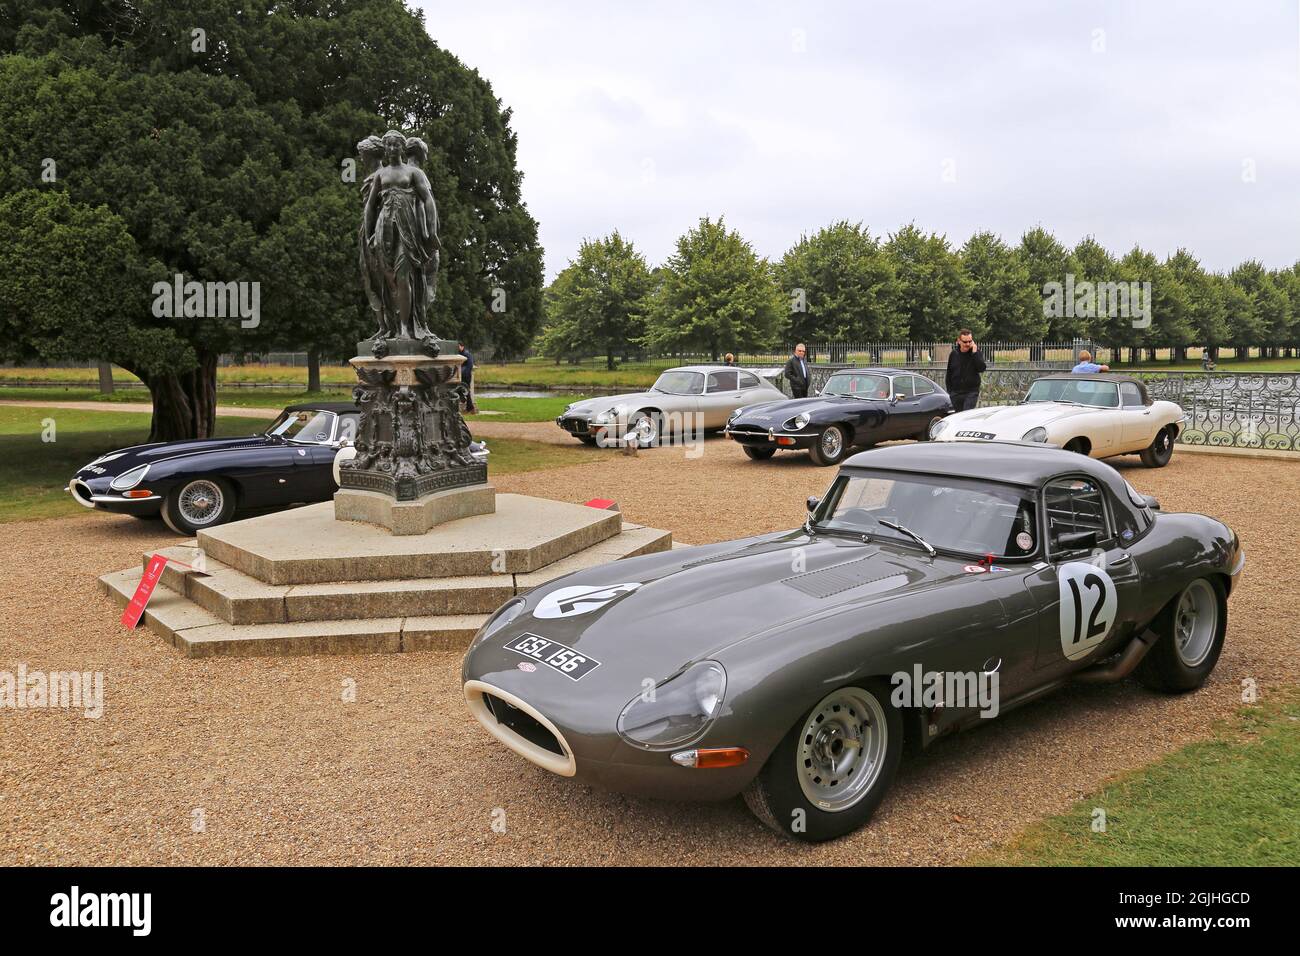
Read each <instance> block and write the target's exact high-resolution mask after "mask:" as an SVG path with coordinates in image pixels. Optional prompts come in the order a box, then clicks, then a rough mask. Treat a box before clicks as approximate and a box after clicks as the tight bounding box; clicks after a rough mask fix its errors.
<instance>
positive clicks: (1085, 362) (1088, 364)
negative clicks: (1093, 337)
mask: <svg viewBox="0 0 1300 956" xmlns="http://www.w3.org/2000/svg"><path fill="white" fill-rule="evenodd" d="M1070 371H1071V372H1073V373H1074V374H1075V375H1096V374H1097V373H1098V372H1109V371H1110V366H1109V365H1098V364H1097V363H1096V362H1094V361H1093V360H1092V353H1091V352H1089V351H1088V350H1087V349H1084V350H1083V351H1082V352H1080V353H1079V364H1078V365H1076V366H1075V367H1074V368H1072V369H1070Z"/></svg>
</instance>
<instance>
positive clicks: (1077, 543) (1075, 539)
mask: <svg viewBox="0 0 1300 956" xmlns="http://www.w3.org/2000/svg"><path fill="white" fill-rule="evenodd" d="M1052 547H1053V548H1055V549H1056V550H1058V551H1089V550H1091V549H1093V548H1095V547H1097V532H1096V531H1065V532H1062V533H1061V534H1057V535H1055V536H1054V537H1053V538H1052Z"/></svg>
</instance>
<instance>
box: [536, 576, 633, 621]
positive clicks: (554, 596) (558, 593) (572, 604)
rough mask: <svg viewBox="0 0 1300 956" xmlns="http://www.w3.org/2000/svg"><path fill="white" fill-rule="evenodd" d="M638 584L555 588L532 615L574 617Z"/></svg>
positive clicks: (594, 608) (592, 609)
mask: <svg viewBox="0 0 1300 956" xmlns="http://www.w3.org/2000/svg"><path fill="white" fill-rule="evenodd" d="M640 586H641V585H640V584H604V585H601V586H599V587H592V586H591V585H586V586H579V587H571V588H556V589H555V590H554V591H552V592H551V593H550V594H548V595H546V597H544V598H542V600H541V601H540V602H539V603H538V605H537V609H536V610H535V611H533V617H574V616H575V615H578V614H589V613H591V612H592V611H599V610H600V609H601V608H603V607H604V606H605V605H606V604H608V603H609V602H610V601H616V600H618V599H619V598H621V597H622V596H623V595H624V594H631V593H632V592H633V591H635V590H636V589H637V588H639V587H640Z"/></svg>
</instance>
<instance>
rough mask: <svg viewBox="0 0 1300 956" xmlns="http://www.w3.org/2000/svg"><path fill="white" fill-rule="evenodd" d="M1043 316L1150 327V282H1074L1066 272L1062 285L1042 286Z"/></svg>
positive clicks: (1046, 284) (1047, 284)
mask: <svg viewBox="0 0 1300 956" xmlns="http://www.w3.org/2000/svg"><path fill="white" fill-rule="evenodd" d="M1043 315H1044V316H1046V317H1047V318H1049V319H1060V318H1070V319H1096V318H1100V317H1102V316H1105V317H1107V318H1111V319H1115V318H1125V319H1131V320H1132V321H1133V328H1135V329H1149V328H1150V327H1151V283H1150V282H1089V281H1087V280H1086V279H1085V280H1084V281H1083V282H1076V281H1075V278H1074V274H1073V273H1071V272H1067V273H1066V274H1065V281H1064V282H1045V283H1043Z"/></svg>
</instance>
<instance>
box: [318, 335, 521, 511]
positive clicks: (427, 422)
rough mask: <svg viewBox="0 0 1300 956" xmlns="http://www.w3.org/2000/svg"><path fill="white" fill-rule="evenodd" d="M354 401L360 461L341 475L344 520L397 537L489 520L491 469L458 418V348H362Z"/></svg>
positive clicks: (391, 342) (406, 343)
mask: <svg viewBox="0 0 1300 956" xmlns="http://www.w3.org/2000/svg"><path fill="white" fill-rule="evenodd" d="M367 350H368V351H370V352H371V354H370V355H365V354H359V355H357V357H356V358H354V359H352V360H351V364H352V366H353V367H354V368H355V369H356V370H357V379H358V383H357V386H356V387H355V388H354V389H353V390H352V395H353V398H354V399H355V400H356V402H357V404H358V405H359V406H360V408H361V421H360V423H359V425H358V426H357V438H356V452H357V453H356V457H355V458H353V459H352V460H351V461H347V462H344V463H343V464H342V465H341V466H340V468H339V475H340V487H339V491H338V493H337V494H336V495H335V496H334V514H335V517H336V518H338V519H339V520H344V521H367V522H370V523H372V524H378V525H381V526H383V527H386V528H387V529H388V530H389V531H391V532H392V533H393V534H403V535H405V534H423V533H424V532H426V531H428V530H429V529H430V528H433V527H435V526H437V525H439V524H441V523H442V522H444V521H451V520H454V519H457V518H465V517H469V516H471V515H480V514H490V513H492V512H493V511H494V510H495V508H496V505H495V491H494V489H493V488H492V486H491V485H489V484H488V483H487V465H486V464H483V463H480V462H477V461H475V460H474V458H473V456H472V455H471V454H470V447H469V446H470V434H469V428H468V427H467V426H466V425H465V420H464V419H463V418H461V414H460V397H461V393H462V392H463V391H464V388H465V387H464V386H463V385H462V384H460V366H461V364H462V363H463V362H464V361H465V359H464V357H463V356H461V355H459V354H458V353H457V352H456V347H455V343H454V342H448V341H445V340H439V341H437V342H436V343H435V342H432V341H430V340H426V341H424V342H418V341H415V340H413V339H388V340H384V341H380V342H378V343H372V342H360V343H358V345H357V351H358V352H361V353H364V352H366V351H367Z"/></svg>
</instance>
